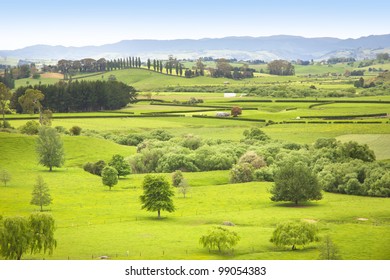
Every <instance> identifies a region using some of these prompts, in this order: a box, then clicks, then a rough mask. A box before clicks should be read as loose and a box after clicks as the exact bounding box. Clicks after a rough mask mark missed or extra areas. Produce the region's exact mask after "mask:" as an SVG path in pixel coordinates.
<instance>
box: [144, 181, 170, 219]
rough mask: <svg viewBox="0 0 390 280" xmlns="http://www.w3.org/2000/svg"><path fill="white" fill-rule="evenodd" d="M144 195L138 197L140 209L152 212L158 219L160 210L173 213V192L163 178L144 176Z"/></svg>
mask: <svg viewBox="0 0 390 280" xmlns="http://www.w3.org/2000/svg"><path fill="white" fill-rule="evenodd" d="M142 188H143V190H144V194H143V195H141V196H140V199H141V203H142V209H146V210H147V211H150V212H154V211H157V217H158V218H159V219H160V212H161V210H165V211H168V212H173V211H175V206H174V205H173V201H172V197H173V196H174V192H173V190H172V188H171V186H170V185H169V182H168V181H167V179H166V178H165V177H164V176H159V175H146V176H145V178H144V181H143V183H142Z"/></svg>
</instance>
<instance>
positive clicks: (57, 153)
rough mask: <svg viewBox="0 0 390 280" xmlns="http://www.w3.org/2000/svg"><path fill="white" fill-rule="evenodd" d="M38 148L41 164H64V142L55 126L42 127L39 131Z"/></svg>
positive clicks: (59, 165)
mask: <svg viewBox="0 0 390 280" xmlns="http://www.w3.org/2000/svg"><path fill="white" fill-rule="evenodd" d="M36 150H37V153H38V157H39V164H42V165H43V166H46V167H49V170H50V171H52V170H53V167H61V166H62V165H63V164H64V161H65V156H64V144H63V142H62V139H61V136H60V134H59V133H58V132H57V130H56V129H55V128H51V127H41V128H40V130H39V133H38V139H37V146H36Z"/></svg>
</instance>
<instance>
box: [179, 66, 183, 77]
mask: <svg viewBox="0 0 390 280" xmlns="http://www.w3.org/2000/svg"><path fill="white" fill-rule="evenodd" d="M179 73H180V77H181V76H183V65H182V64H181V63H180V64H179Z"/></svg>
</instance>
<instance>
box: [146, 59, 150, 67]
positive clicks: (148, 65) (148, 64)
mask: <svg viewBox="0 0 390 280" xmlns="http://www.w3.org/2000/svg"><path fill="white" fill-rule="evenodd" d="M146 65H147V67H148V70H150V58H148V61H147V63H146Z"/></svg>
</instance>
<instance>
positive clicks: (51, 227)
mask: <svg viewBox="0 0 390 280" xmlns="http://www.w3.org/2000/svg"><path fill="white" fill-rule="evenodd" d="M29 225H30V230H31V241H30V242H31V244H30V246H31V253H39V252H41V251H42V250H43V252H44V253H45V254H46V251H48V253H49V255H51V254H52V253H53V250H54V248H55V247H57V240H55V239H54V231H55V222H54V219H53V217H52V216H50V215H46V214H41V213H35V214H32V215H30V218H29Z"/></svg>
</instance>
